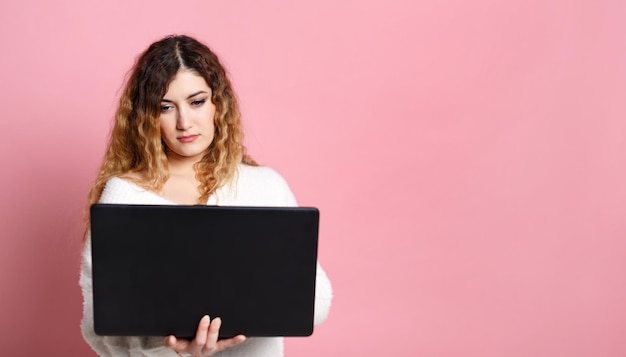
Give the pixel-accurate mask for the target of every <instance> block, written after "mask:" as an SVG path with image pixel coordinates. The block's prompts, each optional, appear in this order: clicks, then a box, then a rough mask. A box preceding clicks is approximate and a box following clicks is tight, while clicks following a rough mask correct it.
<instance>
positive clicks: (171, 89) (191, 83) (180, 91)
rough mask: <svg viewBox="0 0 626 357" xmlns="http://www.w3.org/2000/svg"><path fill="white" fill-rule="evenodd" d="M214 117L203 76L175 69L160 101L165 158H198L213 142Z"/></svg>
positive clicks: (212, 105) (209, 89) (208, 88)
mask: <svg viewBox="0 0 626 357" xmlns="http://www.w3.org/2000/svg"><path fill="white" fill-rule="evenodd" d="M214 116H215V105H214V104H213V103H212V102H211V88H210V87H209V85H208V84H207V82H206V81H205V80H204V78H202V77H200V76H199V75H197V74H196V73H194V72H192V71H189V70H180V71H178V73H177V74H176V76H175V77H174V79H173V80H172V82H171V83H170V84H169V86H168V87H167V92H166V93H165V96H163V99H162V100H161V116H160V117H159V121H160V126H161V139H162V140H163V142H165V145H166V146H167V149H168V150H167V157H168V159H169V160H172V159H194V160H195V161H198V160H200V159H201V158H202V156H203V155H204V154H205V153H206V152H207V150H208V149H209V145H211V142H213V136H214V134H215V125H214V123H213V118H214Z"/></svg>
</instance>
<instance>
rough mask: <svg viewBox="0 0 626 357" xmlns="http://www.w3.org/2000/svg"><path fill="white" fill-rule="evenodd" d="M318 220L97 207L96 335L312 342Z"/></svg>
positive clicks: (305, 215)
mask: <svg viewBox="0 0 626 357" xmlns="http://www.w3.org/2000/svg"><path fill="white" fill-rule="evenodd" d="M318 223H319V212H318V210H317V209H315V208H303V207H280V208H276V207H218V206H175V205H156V206H155V205H120V204H95V205H93V206H91V240H92V243H91V244H92V261H93V306H94V327H95V332H96V334H98V335H115V336H166V335H175V336H177V337H183V338H191V337H193V336H194V335H195V333H196V330H197V327H198V322H199V321H200V318H201V317H202V316H204V315H209V316H210V317H211V318H214V317H221V318H222V327H221V329H220V338H226V337H232V336H235V335H238V334H243V335H246V336H308V335H311V334H312V333H313V314H314V300H315V274H316V266H317V265H316V262H317V243H318Z"/></svg>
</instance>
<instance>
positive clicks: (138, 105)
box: [88, 36, 256, 205]
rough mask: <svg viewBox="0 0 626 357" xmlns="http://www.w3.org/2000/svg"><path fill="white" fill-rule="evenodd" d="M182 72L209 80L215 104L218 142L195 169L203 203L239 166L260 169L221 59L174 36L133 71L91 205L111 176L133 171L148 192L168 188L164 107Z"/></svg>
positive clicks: (185, 38) (157, 45)
mask: <svg viewBox="0 0 626 357" xmlns="http://www.w3.org/2000/svg"><path fill="white" fill-rule="evenodd" d="M180 70H190V71H192V72H194V73H195V74H197V75H199V76H201V77H203V78H204V79H205V81H206V82H207V84H208V85H209V87H210V88H211V91H212V96H211V101H212V102H213V104H214V105H215V118H214V123H215V135H214V139H213V142H212V143H211V145H210V146H209V150H208V152H207V153H206V154H205V155H204V157H203V158H202V159H201V161H199V162H198V163H197V164H196V166H195V171H196V179H197V180H198V181H199V182H200V186H199V192H200V194H201V195H200V197H199V199H198V203H206V201H207V199H208V198H209V196H210V195H211V194H212V193H214V192H215V191H216V190H217V189H218V188H220V187H222V186H224V185H225V184H226V183H227V182H228V181H229V180H231V179H232V178H233V177H234V174H235V171H236V168H237V165H238V164H239V163H242V162H243V163H246V164H250V165H256V163H255V162H254V160H252V158H250V157H249V156H248V155H247V154H246V148H245V146H244V145H243V131H242V125H241V118H240V117H241V114H240V111H239V105H238V103H237V98H236V96H235V93H234V91H233V88H232V85H231V83H230V80H229V79H228V77H227V75H226V71H225V69H224V67H223V66H222V64H221V63H220V61H219V59H218V57H217V56H216V55H215V54H214V53H213V52H212V51H211V50H210V49H209V48H208V47H207V46H206V45H204V44H202V43H200V42H199V41H197V40H195V39H193V38H191V37H188V36H168V37H165V38H163V39H161V40H159V41H157V42H155V43H153V44H152V45H150V47H148V49H147V50H146V51H145V52H143V53H142V54H141V55H140V56H139V57H138V59H137V61H136V63H135V65H134V67H133V68H132V70H131V72H130V76H129V78H128V80H127V83H126V86H125V88H124V91H123V93H122V96H121V98H120V102H119V108H118V109H117V112H116V114H115V123H114V126H113V129H112V131H111V136H110V139H109V143H108V147H107V150H106V154H105V156H104V161H103V163H102V167H101V169H100V172H99V173H98V177H97V178H96V182H95V184H94V186H93V187H92V188H91V191H90V193H89V199H88V202H89V205H91V204H93V203H96V202H97V201H98V200H99V199H100V196H101V195H102V191H103V189H104V186H105V185H106V182H107V181H108V180H109V179H110V178H112V177H116V176H123V175H125V174H129V173H140V174H141V177H142V180H141V181H138V182H137V183H138V184H140V185H141V186H143V187H145V188H146V189H149V190H152V191H155V192H158V191H160V190H161V189H162V187H163V185H164V184H165V182H166V181H167V179H168V178H169V171H168V162H167V157H166V155H165V153H166V150H167V148H166V147H165V144H164V143H163V142H162V140H161V132H160V126H159V115H160V106H161V104H160V103H161V99H163V96H164V95H165V93H166V91H167V87H168V85H169V83H170V82H171V81H172V79H173V78H174V76H175V75H176V73H177V72H178V71H180Z"/></svg>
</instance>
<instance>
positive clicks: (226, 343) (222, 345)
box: [217, 335, 248, 351]
mask: <svg viewBox="0 0 626 357" xmlns="http://www.w3.org/2000/svg"><path fill="white" fill-rule="evenodd" d="M247 339H248V338H247V337H246V336H244V335H237V336H235V337H233V338H229V339H226V340H219V341H217V350H218V351H223V350H225V349H227V348H231V347H234V346H237V345H238V344H240V343H242V342H244V341H245V340H247Z"/></svg>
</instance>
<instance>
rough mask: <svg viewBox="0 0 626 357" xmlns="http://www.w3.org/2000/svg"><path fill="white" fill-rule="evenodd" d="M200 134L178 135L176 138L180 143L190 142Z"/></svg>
mask: <svg viewBox="0 0 626 357" xmlns="http://www.w3.org/2000/svg"><path fill="white" fill-rule="evenodd" d="M199 136H200V135H185V136H179V137H177V138H176V139H177V140H178V141H180V142H181V143H191V142H194V141H195V140H196V139H197V138H198V137H199Z"/></svg>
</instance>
